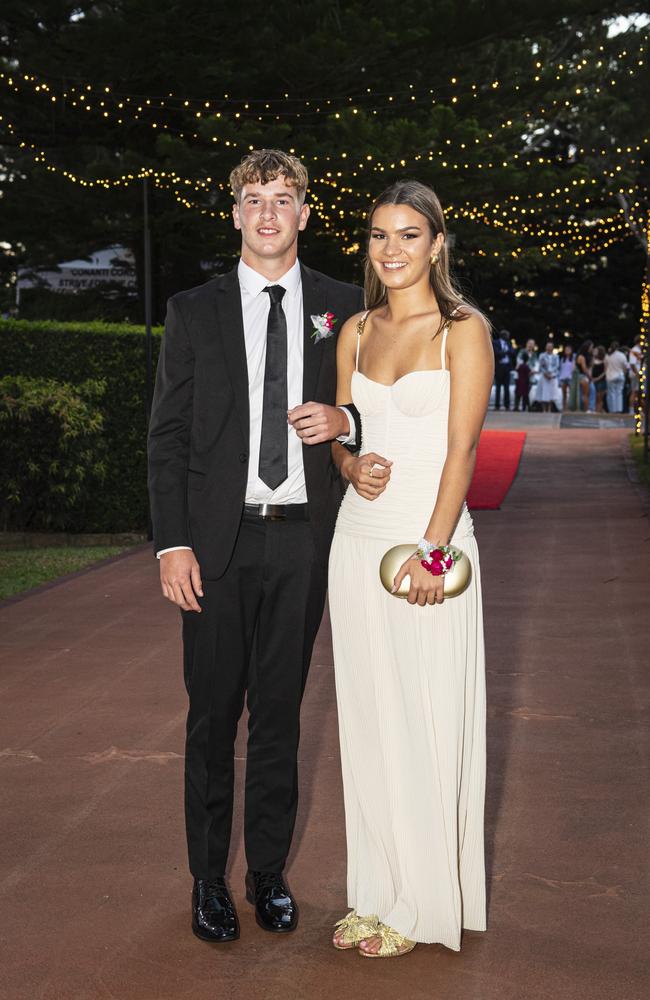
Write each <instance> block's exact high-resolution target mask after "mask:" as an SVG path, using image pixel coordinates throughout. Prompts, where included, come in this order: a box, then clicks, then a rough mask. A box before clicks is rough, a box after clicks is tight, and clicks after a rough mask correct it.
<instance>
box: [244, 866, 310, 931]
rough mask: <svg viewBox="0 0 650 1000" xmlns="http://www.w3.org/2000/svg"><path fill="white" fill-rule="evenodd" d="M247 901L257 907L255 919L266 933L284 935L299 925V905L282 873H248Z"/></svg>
mask: <svg viewBox="0 0 650 1000" xmlns="http://www.w3.org/2000/svg"><path fill="white" fill-rule="evenodd" d="M246 899H247V900H248V902H249V903H253V904H254V905H255V919H256V920H257V923H258V924H259V925H260V927H263V928H264V930H265V931H275V932H276V933H283V932H286V931H293V930H295V929H296V927H297V925H298V904H297V903H296V901H295V899H294V898H293V896H292V895H291V892H290V891H289V888H288V887H287V883H286V882H285V880H284V876H283V875H282V873H281V872H248V873H247V875H246Z"/></svg>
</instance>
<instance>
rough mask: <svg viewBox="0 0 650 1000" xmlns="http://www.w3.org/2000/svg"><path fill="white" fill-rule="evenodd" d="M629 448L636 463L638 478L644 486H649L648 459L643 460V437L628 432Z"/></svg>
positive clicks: (649, 467) (649, 462)
mask: <svg viewBox="0 0 650 1000" xmlns="http://www.w3.org/2000/svg"><path fill="white" fill-rule="evenodd" d="M630 449H631V451H632V457H633V458H634V462H635V464H636V468H637V472H638V473H639V479H640V480H641V482H642V483H643V485H644V486H648V487H650V461H648V462H647V463H645V462H644V461H643V437H642V436H641V434H639V435H638V436H637V435H636V434H630Z"/></svg>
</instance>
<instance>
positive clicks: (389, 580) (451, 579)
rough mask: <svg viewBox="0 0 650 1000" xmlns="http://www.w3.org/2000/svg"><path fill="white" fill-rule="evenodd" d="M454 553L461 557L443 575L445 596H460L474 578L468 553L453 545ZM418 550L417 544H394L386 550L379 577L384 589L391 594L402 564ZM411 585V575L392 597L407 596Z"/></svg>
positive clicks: (406, 577) (403, 581) (405, 578)
mask: <svg viewBox="0 0 650 1000" xmlns="http://www.w3.org/2000/svg"><path fill="white" fill-rule="evenodd" d="M451 548H452V549H454V553H455V554H456V553H458V554H459V557H458V558H457V559H455V561H454V565H453V568H452V569H450V570H449V572H448V573H445V575H444V576H443V578H442V579H443V583H444V590H445V597H458V595H459V594H462V593H463V591H464V590H466V589H467V587H468V586H469V582H470V580H471V579H472V564H471V562H470V561H469V559H468V557H467V554H466V553H465V552H462V551H461V550H460V549H459V548H458V547H457V546H455V545H452V546H451ZM416 550H417V545H394V546H393V548H392V549H389V550H388V552H386V553H385V554H384V555H383V557H382V560H381V562H380V564H379V578H380V580H381V582H382V586H383V587H384V590H387V591H388V593H389V594H391V591H392V588H393V580H394V579H395V577H396V576H397V571H398V570H399V568H400V566H401V565H402V564H403V563H405V562H406V560H407V559H409V558H410V557H411V556H412V555H413V553H414V552H415V551H416ZM410 587H411V578H410V576H405V577H404V579H403V580H402V583H401V585H400V587H399V590H396V591H395V593H394V594H391V596H392V597H407V596H408V592H409V590H410Z"/></svg>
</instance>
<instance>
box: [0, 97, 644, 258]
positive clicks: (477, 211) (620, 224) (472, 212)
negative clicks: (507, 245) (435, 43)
mask: <svg viewBox="0 0 650 1000" xmlns="http://www.w3.org/2000/svg"><path fill="white" fill-rule="evenodd" d="M1 121H2V116H0V122H1ZM5 128H6V129H7V130H8V131H10V132H12V133H14V134H15V129H14V127H13V125H12V124H11V123H5ZM18 146H19V148H22V149H26V148H30V149H32V150H33V151H34V154H35V155H34V162H36V163H37V164H40V165H42V166H44V167H45V169H46V170H47V171H49V172H51V173H60V174H61V175H62V176H63V177H65V178H66V179H67V180H68V181H70V182H72V183H76V184H79V185H81V186H82V187H88V188H93V187H103V188H110V187H118V186H128V185H129V184H132V183H133V182H134V181H138V180H141V179H142V178H143V177H145V176H146V177H149V178H151V180H152V181H153V183H154V184H155V186H157V187H159V188H162V189H167V190H172V192H173V194H174V197H175V198H176V200H177V201H178V202H180V203H181V204H182V205H184V206H185V207H186V208H190V209H194V210H197V211H200V212H201V213H202V214H204V215H210V216H211V217H213V218H220V219H222V220H226V219H228V218H229V212H227V211H225V210H223V209H222V210H218V209H211V208H206V207H201V206H200V205H199V204H198V203H197V202H196V201H193V200H192V199H191V198H189V197H188V196H187V193H186V192H187V189H188V188H190V189H192V190H193V191H194V192H195V193H197V192H210V191H213V190H219V191H221V192H226V191H227V190H228V189H227V186H226V185H225V184H223V183H222V182H216V181H214V180H213V179H212V178H211V177H207V178H205V179H196V180H193V179H189V178H183V177H182V176H180V175H179V174H178V173H176V172H175V171H158V170H154V169H152V168H149V167H143V168H141V169H140V170H139V171H137V172H130V173H127V174H123V175H121V176H119V177H114V178H106V177H104V178H92V179H90V178H85V177H83V176H79V175H77V174H76V173H74V172H72V171H69V170H66V169H62V168H59V167H57V166H56V165H54V164H52V163H50V162H49V161H48V159H47V156H46V154H45V152H44V151H43V150H39V149H38V148H37V147H36V146H35V145H34V144H32V143H26V142H25V141H21V142H19V143H18ZM590 183H591V184H598V181H597V179H595V178H591V179H588V178H580V179H579V181H576V182H575V184H571V185H564V186H562V187H557V188H555V189H553V191H551V192H550V196H551V197H554V196H557V195H561V194H564V195H565V196H566V195H568V194H570V193H571V192H572V189H574V188H580V187H582V186H584V185H589V184H590ZM314 185H316V187H314ZM318 185H326V186H327V185H329V186H330V187H334V188H337V187H338V181H337V179H334V178H332V177H331V172H330V176H323V177H315V178H313V179H312V189H311V190H312V201H313V202H314V204H315V207H316V208H317V210H318V211H319V214H320V216H321V218H322V219H323V223H324V226H325V228H326V229H328V230H330V231H332V232H333V235H335V236H337V237H339V238H341V237H345V233H343V232H339V231H337V230H336V229H333V226H334V223H333V217H332V215H331V214H330V213H331V212H335V213H337V217H338V221H339V222H340V221H342V220H343V219H344V218H345V216H346V213H345V211H344V210H343V209H342V208H340V207H339V204H337V201H335V202H334V203H330V204H329V205H328V204H326V202H325V200H324V197H323V196H322V195H320V194H319V193H318V191H317V189H316V188H317V187H318ZM339 190H340V191H342V192H343V194H338V193H337V194H335V195H332V194H330V197H334V198H335V199H337V200H338V201H339V202H340V199H341V198H342V197H343V195H345V194H346V192H348V191H350V192H351V189H348V188H346V186H345V185H341V186H340V188H339ZM620 192H621V193H625V194H630V193H631V192H630V190H626V189H620ZM543 196H544V193H543V192H537V193H535V194H533V195H532V196H531V197H532V198H533V199H535V198H542V197H543ZM516 197H517V198H519V197H520V196H516ZM371 199H372V195H371V193H370V192H366V195H365V201H366V208H367V207H368V205H369V203H370V201H371ZM585 200H587V201H588V200H589V199H585ZM564 203H565V204H567V205H572V204H573V206H574V207H575V208H577V207H578V205H577V204H576V203H575V202H572V201H571V199H570V198H568V197H565V199H564ZM551 206H553V207H554V208H556V210H559V209H561V208H562V207H563V206H562V203H561V202H559V201H555V202H554V203H553V202H550V203H549V202H548V201H547V202H546V203H545V205H540V204H533V205H527V204H525V203H523V204H521V203H520V204H516V203H513V202H511V203H510V204H507V203H506V204H501V203H492V204H491V203H490V202H488V201H486V202H484V203H483V204H482V205H480V206H476V205H470V204H464V205H460V206H454V205H453V204H450V205H447V206H445V212H446V215H447V217H448V218H449V219H451V220H458V219H469V220H470V221H472V222H480V223H482V224H484V225H488V226H492V227H494V228H500V229H502V230H504V231H506V232H508V233H510V234H511V235H513V236H514V237H516V238H519V239H523V238H526V237H530V238H531V239H533V240H536V241H537V242H538V244H539V246H538V249H539V250H540V252H541V253H542V255H543V256H546V255H549V254H554V255H555V256H556V257H557V258H558V259H559V258H561V257H562V256H563V251H565V250H573V252H574V255H575V256H582V255H584V254H587V253H593V252H596V251H599V252H602V251H603V250H604V249H606V248H607V247H609V246H611V245H612V244H613V243H615V242H617V241H618V240H620V239H623V238H625V237H626V235H628V226H627V223H626V221H625V219H621V218H620V217H619V218H617V217H616V216H614V217H611V216H610V217H607V218H602V217H596V218H592V219H580V220H578V219H567V220H565V221H564V225H565V227H566V228H565V229H560V228H553V227H552V225H550V224H543V223H542V224H538V225H532V224H531V223H530V222H529V221H528V220H527V219H526V218H524V219H523V221H521V222H520V224H519V225H516V224H515V222H516V214H519V215H520V216H522V217H525V216H526V215H527V214H528V215H533V214H538V215H542V218H543V212H545V214H546V216H548V212H549V209H550V207H551ZM616 212H617V214H618V215H619V216H620V214H621V212H622V210H621V209H620V207H618V208H617V209H616ZM356 214H357V215H358V217H359V218H360V219H363V218H364V216H365V212H364V211H363V210H360V211H358V212H357V213H356ZM513 216H515V221H513ZM531 221H532V220H531ZM585 227H591V228H593V230H594V231H593V232H590V231H588V230H587V231H585ZM594 227H598V228H597V229H595V228H594ZM540 241H541V242H540ZM343 249H344V250H345V252H347V253H355V252H357V250H358V249H359V246H358V244H357V243H350V242H349V241H348V244H347V245H345V246H344V247H343ZM524 249H525V248H524V247H518V248H516V249H514V250H512V251H510V254H511V256H513V257H518V256H520V255H521V253H523V252H524ZM494 253H495V255H496V256H500V252H499V251H495V252H494Z"/></svg>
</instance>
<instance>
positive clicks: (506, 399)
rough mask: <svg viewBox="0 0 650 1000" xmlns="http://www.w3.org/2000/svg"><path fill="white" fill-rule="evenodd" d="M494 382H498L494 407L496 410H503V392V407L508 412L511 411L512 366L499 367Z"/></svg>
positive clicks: (496, 369)
mask: <svg viewBox="0 0 650 1000" xmlns="http://www.w3.org/2000/svg"><path fill="white" fill-rule="evenodd" d="M494 381H495V382H496V393H495V397H494V407H495V409H497V410H499V409H501V392H502V391H503V406H504V408H505V409H506V410H509V409H510V366H509V365H499V364H498V365H497V366H496V368H495V372H494Z"/></svg>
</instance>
